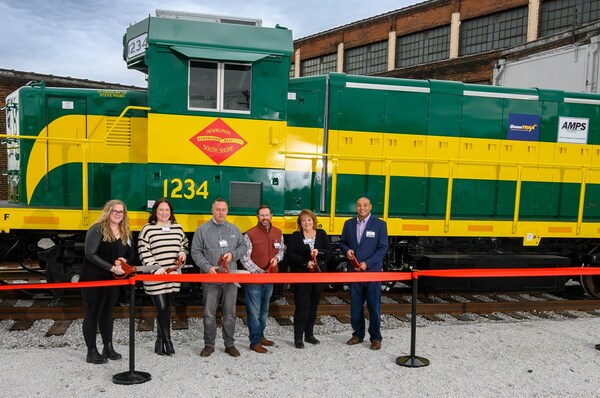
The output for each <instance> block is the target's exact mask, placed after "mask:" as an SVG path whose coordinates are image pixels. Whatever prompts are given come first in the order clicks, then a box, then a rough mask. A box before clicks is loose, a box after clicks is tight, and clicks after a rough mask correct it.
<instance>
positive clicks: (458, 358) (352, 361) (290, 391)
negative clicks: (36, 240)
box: [0, 302, 600, 398]
mask: <svg viewBox="0 0 600 398" xmlns="http://www.w3.org/2000/svg"><path fill="white" fill-rule="evenodd" d="M21 305H22V306H26V305H27V303H26V302H24V303H22V304H21ZM577 315H578V318H577V319H568V318H564V317H561V316H559V315H556V316H555V317H554V318H553V319H549V320H542V319H539V320H521V321H518V320H515V319H510V318H509V317H503V320H502V321H495V322H493V321H489V320H487V319H485V318H483V317H477V316H474V317H473V318H474V320H473V321H470V322H467V321H458V320H455V319H453V318H452V317H449V316H448V317H444V320H445V321H444V322H431V321H428V320H426V319H424V318H421V317H418V320H417V324H418V327H417V331H416V336H417V337H416V341H415V347H416V351H415V353H416V355H417V356H421V357H424V358H426V359H428V360H430V361H431V364H430V365H429V366H426V367H421V368H407V367H402V366H399V365H397V364H396V358H397V357H399V356H405V355H409V354H410V347H411V341H410V334H411V333H410V324H409V323H407V322H402V321H399V320H398V319H396V318H394V317H392V316H383V317H382V322H383V327H382V329H383V336H384V340H383V345H382V349H381V350H380V351H371V350H369V346H368V342H367V341H365V343H363V344H360V345H358V346H352V347H350V346H347V345H346V344H345V341H346V340H347V339H348V338H349V337H350V335H351V329H350V326H349V325H347V324H343V323H340V322H338V321H337V320H336V319H335V318H333V317H322V318H321V319H322V322H323V325H318V326H317V327H316V334H317V337H318V339H319V340H321V344H319V345H315V346H312V345H310V344H306V348H305V349H303V350H298V349H296V348H294V347H293V330H292V327H291V326H280V325H279V324H278V323H277V322H275V320H274V319H272V318H269V322H268V326H267V333H266V334H267V337H269V338H271V339H273V340H275V342H276V345H275V347H272V348H269V353H267V354H257V353H254V352H251V351H250V350H249V349H248V340H247V336H248V332H247V328H246V327H245V326H244V325H243V324H242V322H241V320H238V327H237V331H236V339H237V342H236V345H237V347H238V348H239V349H240V351H241V353H242V355H241V357H239V358H231V357H229V356H228V355H227V354H225V353H224V351H223V345H222V339H221V338H220V337H218V338H217V347H216V351H215V353H214V354H213V355H212V356H210V357H208V358H202V357H200V356H199V355H198V353H199V352H200V350H201V349H202V347H203V343H202V321H201V319H196V318H192V319H190V320H189V328H188V329H187V330H178V331H174V332H173V340H174V342H175V349H176V354H175V355H174V356H172V357H161V356H157V355H156V354H154V352H153V344H154V339H155V337H154V333H153V332H136V334H135V363H134V367H135V370H139V371H144V372H149V373H150V374H151V375H152V379H151V380H150V381H148V382H146V383H143V384H137V385H129V386H124V385H117V384H114V383H113V382H112V377H113V375H115V374H117V373H121V372H125V371H128V370H130V367H129V366H130V363H129V360H128V358H129V355H128V354H129V346H128V342H129V321H128V320H121V319H120V320H115V333H114V342H115V345H116V347H117V350H119V351H120V352H121V353H122V354H123V357H124V358H123V360H120V361H110V362H109V363H107V364H104V365H92V364H88V363H86V362H85V347H84V343H83V337H82V335H81V321H75V322H73V324H72V325H71V326H70V328H69V329H68V330H67V332H66V333H65V335H64V336H53V337H45V333H46V331H47V330H48V328H49V327H50V326H51V324H52V321H50V320H41V321H37V322H35V323H34V325H33V326H32V327H31V328H30V329H29V330H27V331H23V332H10V331H9V329H10V327H11V325H12V324H13V321H2V322H0V357H1V358H2V360H0V381H1V386H2V388H1V389H0V396H6V397H9V396H10V397H46V396H54V395H58V396H62V397H75V396H77V397H123V396H132V397H148V396H152V397H187V396H192V395H197V396H203V397H232V396H241V395H244V396H249V397H272V396H277V397H311V396H327V397H367V396H368V397H378V396H381V397H389V396H392V395H409V396H413V397H466V396H476V397H511V398H512V397H515V396H518V397H592V396H600V380H598V378H597V373H598V370H599V369H600V352H599V351H596V350H595V349H594V345H595V344H596V343H600V332H598V330H599V328H600V318H597V317H594V316H592V315H589V314H586V313H577Z"/></svg>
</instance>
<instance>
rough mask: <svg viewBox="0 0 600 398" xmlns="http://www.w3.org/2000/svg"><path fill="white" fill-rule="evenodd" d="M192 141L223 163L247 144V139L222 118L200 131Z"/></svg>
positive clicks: (219, 162)
mask: <svg viewBox="0 0 600 398" xmlns="http://www.w3.org/2000/svg"><path fill="white" fill-rule="evenodd" d="M190 141H191V142H192V144H194V145H196V146H197V147H198V149H200V150H201V151H202V152H204V154H205V155H206V156H208V157H209V158H211V159H212V160H213V161H214V162H215V163H216V164H221V163H223V162H224V161H225V160H227V159H228V158H229V157H230V156H231V155H233V154H234V153H236V152H237V151H239V150H240V149H242V147H243V146H244V145H246V144H247V142H246V140H244V139H243V138H242V137H241V136H240V135H239V134H238V133H236V132H235V130H233V129H232V128H231V127H229V126H228V125H227V123H225V122H224V121H222V120H221V119H217V120H215V121H214V122H212V123H211V124H209V125H208V126H206V127H205V128H203V129H202V130H200V131H198V133H196V135H194V136H193V137H192V138H190Z"/></svg>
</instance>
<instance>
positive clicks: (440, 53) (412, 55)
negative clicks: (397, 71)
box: [396, 25, 450, 68]
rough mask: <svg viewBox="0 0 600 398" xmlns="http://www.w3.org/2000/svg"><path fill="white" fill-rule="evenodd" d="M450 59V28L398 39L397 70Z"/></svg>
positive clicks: (443, 27)
mask: <svg viewBox="0 0 600 398" xmlns="http://www.w3.org/2000/svg"><path fill="white" fill-rule="evenodd" d="M449 57H450V26H449V25H446V26H441V27H439V28H435V29H429V30H426V31H423V32H417V33H413V34H410V35H406V36H400V37H398V40H396V68H405V67H408V66H413V65H418V64H424V63H428V62H434V61H439V60H442V59H448V58H449Z"/></svg>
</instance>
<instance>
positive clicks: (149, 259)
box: [138, 198, 188, 355]
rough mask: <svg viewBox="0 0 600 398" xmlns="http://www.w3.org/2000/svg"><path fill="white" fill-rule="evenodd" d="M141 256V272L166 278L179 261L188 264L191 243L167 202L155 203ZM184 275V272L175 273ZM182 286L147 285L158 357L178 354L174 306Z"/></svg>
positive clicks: (141, 241) (141, 243) (140, 241)
mask: <svg viewBox="0 0 600 398" xmlns="http://www.w3.org/2000/svg"><path fill="white" fill-rule="evenodd" d="M138 253H139V256H140V261H141V262H142V266H141V267H139V268H138V271H140V272H151V273H153V274H157V275H159V274H165V273H166V272H167V270H168V269H169V268H170V267H172V266H173V265H175V263H176V262H177V261H178V260H179V261H181V263H182V264H183V263H185V259H186V256H187V253H188V239H187V237H186V235H185V233H184V232H183V228H182V227H181V225H179V224H177V221H176V220H175V215H174V214H173V207H172V206H171V204H170V203H169V202H168V201H167V199H165V198H160V199H158V200H157V201H156V202H154V206H152V213H151V214H150V217H149V218H148V224H146V225H144V226H143V227H142V230H141V231H140V235H139V238H138ZM172 273H181V269H180V268H179V269H177V270H175V271H172ZM179 288H180V284H179V283H174V282H144V289H145V290H146V293H148V294H149V295H150V297H151V298H152V302H153V303H154V305H155V306H156V325H157V329H158V336H157V338H156V344H155V346H154V352H156V353H157V354H159V355H172V354H174V353H175V349H174V348H173V342H172V341H171V306H172V305H173V301H174V299H175V293H177V292H179Z"/></svg>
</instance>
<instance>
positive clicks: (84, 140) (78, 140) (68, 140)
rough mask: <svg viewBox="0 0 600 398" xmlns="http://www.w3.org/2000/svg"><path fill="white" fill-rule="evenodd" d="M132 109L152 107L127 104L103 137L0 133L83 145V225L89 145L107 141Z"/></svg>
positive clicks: (86, 208)
mask: <svg viewBox="0 0 600 398" xmlns="http://www.w3.org/2000/svg"><path fill="white" fill-rule="evenodd" d="M130 110H140V111H149V110H150V107H147V106H139V105H128V106H126V107H125V108H124V109H123V111H121V114H119V116H118V117H117V119H116V120H115V121H114V123H113V125H112V126H111V128H110V129H109V130H108V131H107V132H106V135H105V136H104V138H102V139H95V140H94V139H89V138H63V137H47V136H46V137H45V136H33V135H14V134H10V135H9V134H0V138H11V139H19V140H20V139H24V140H41V141H52V142H65V143H71V144H78V145H81V183H82V187H81V212H82V222H83V225H85V226H87V225H88V217H89V195H88V180H89V179H88V145H89V144H100V143H102V142H105V141H106V140H107V139H108V137H109V136H110V134H111V133H112V131H113V129H114V128H115V126H117V125H118V124H119V121H120V120H121V119H122V118H123V117H124V116H125V114H126V113H127V112H129V111H130Z"/></svg>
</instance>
